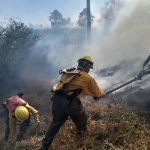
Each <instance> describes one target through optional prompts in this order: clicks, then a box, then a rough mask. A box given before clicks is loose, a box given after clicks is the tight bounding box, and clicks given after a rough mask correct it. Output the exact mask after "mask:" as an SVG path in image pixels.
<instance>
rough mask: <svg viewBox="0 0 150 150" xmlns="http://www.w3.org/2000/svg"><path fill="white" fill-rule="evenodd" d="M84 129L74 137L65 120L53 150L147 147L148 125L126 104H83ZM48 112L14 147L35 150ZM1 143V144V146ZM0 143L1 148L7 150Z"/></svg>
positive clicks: (140, 149)
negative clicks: (83, 134) (37, 125)
mask: <svg viewBox="0 0 150 150" xmlns="http://www.w3.org/2000/svg"><path fill="white" fill-rule="evenodd" d="M85 106H86V109H87V112H88V115H89V120H88V132H87V134H86V135H85V137H83V138H79V137H76V131H75V126H74V124H73V123H72V121H71V120H69V119H68V121H67V122H66V123H65V125H64V126H63V127H62V128H61V130H60V131H59V133H58V135H57V136H56V138H55V139H54V142H53V144H52V149H53V150H60V149H61V150H131V149H132V150H148V149H150V125H149V124H148V123H146V122H145V121H144V119H143V118H142V117H140V116H139V115H138V114H139V113H138V112H137V111H135V110H132V109H131V108H130V107H129V106H127V105H126V104H119V103H112V104H102V103H87V102H85ZM48 115H49V114H47V115H46V114H45V116H43V118H42V122H41V125H40V128H38V129H37V130H35V126H34V125H32V127H31V128H30V130H29V133H28V137H26V140H23V141H22V142H17V143H16V147H15V150H39V148H40V145H41V140H42V138H43V135H44V133H45V132H46V128H47V127H48V125H49V123H50V118H49V116H48ZM4 144H5V146H4ZM8 146H9V145H7V146H6V143H4V142H2V141H1V143H0V147H1V149H2V147H3V149H5V150H6V149H8Z"/></svg>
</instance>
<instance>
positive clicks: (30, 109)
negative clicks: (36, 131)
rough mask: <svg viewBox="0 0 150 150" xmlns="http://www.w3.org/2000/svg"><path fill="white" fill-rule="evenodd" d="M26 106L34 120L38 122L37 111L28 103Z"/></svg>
mask: <svg viewBox="0 0 150 150" xmlns="http://www.w3.org/2000/svg"><path fill="white" fill-rule="evenodd" d="M26 107H27V108H28V110H29V111H30V112H31V113H32V115H33V117H34V121H35V122H36V123H37V124H39V123H40V120H39V112H38V111H37V110H36V109H35V108H34V107H32V106H30V105H29V104H26Z"/></svg>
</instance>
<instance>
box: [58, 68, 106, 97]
mask: <svg viewBox="0 0 150 150" xmlns="http://www.w3.org/2000/svg"><path fill="white" fill-rule="evenodd" d="M64 74H65V75H64ZM64 76H65V77H64ZM71 76H72V77H73V78H70V77H71ZM67 77H68V83H65V84H64V85H63V87H62V88H63V90H64V91H65V92H66V93H69V91H71V90H74V89H79V88H80V89H82V92H81V94H82V95H85V96H92V97H102V96H104V95H105V93H104V91H103V90H102V89H100V88H99V87H98V85H97V83H96V81H95V79H94V78H93V77H91V76H90V75H89V74H88V73H86V72H85V71H82V70H79V69H74V70H71V71H64V73H63V74H62V76H61V78H60V82H65V81H67ZM63 78H65V79H64V81H63Z"/></svg>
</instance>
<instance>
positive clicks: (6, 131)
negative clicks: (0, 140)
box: [4, 116, 10, 141]
mask: <svg viewBox="0 0 150 150" xmlns="http://www.w3.org/2000/svg"><path fill="white" fill-rule="evenodd" d="M9 134H10V128H9V116H7V118H6V120H5V136H4V140H5V141H7V140H8V138H9Z"/></svg>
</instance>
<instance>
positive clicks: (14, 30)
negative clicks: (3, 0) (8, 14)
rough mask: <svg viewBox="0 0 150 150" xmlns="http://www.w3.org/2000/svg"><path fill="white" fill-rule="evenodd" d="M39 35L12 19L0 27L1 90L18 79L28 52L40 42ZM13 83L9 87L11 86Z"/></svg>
mask: <svg viewBox="0 0 150 150" xmlns="http://www.w3.org/2000/svg"><path fill="white" fill-rule="evenodd" d="M38 38H39V37H38V35H36V34H35V33H34V31H33V30H32V29H31V28H28V27H27V26H26V25H25V24H24V23H22V22H19V21H15V20H14V19H10V20H9V21H8V24H5V25H4V26H1V27H0V88H1V89H2V88H5V87H6V86H8V83H9V81H10V80H11V82H12V79H14V76H15V78H16V77H17V74H18V71H19V68H20V67H21V64H22V62H23V61H24V60H26V59H25V58H26V56H27V53H28V52H29V51H28V50H29V49H30V48H31V47H32V46H33V45H34V44H35V43H36V41H37V40H38ZM11 82H10V83H9V85H11Z"/></svg>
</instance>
